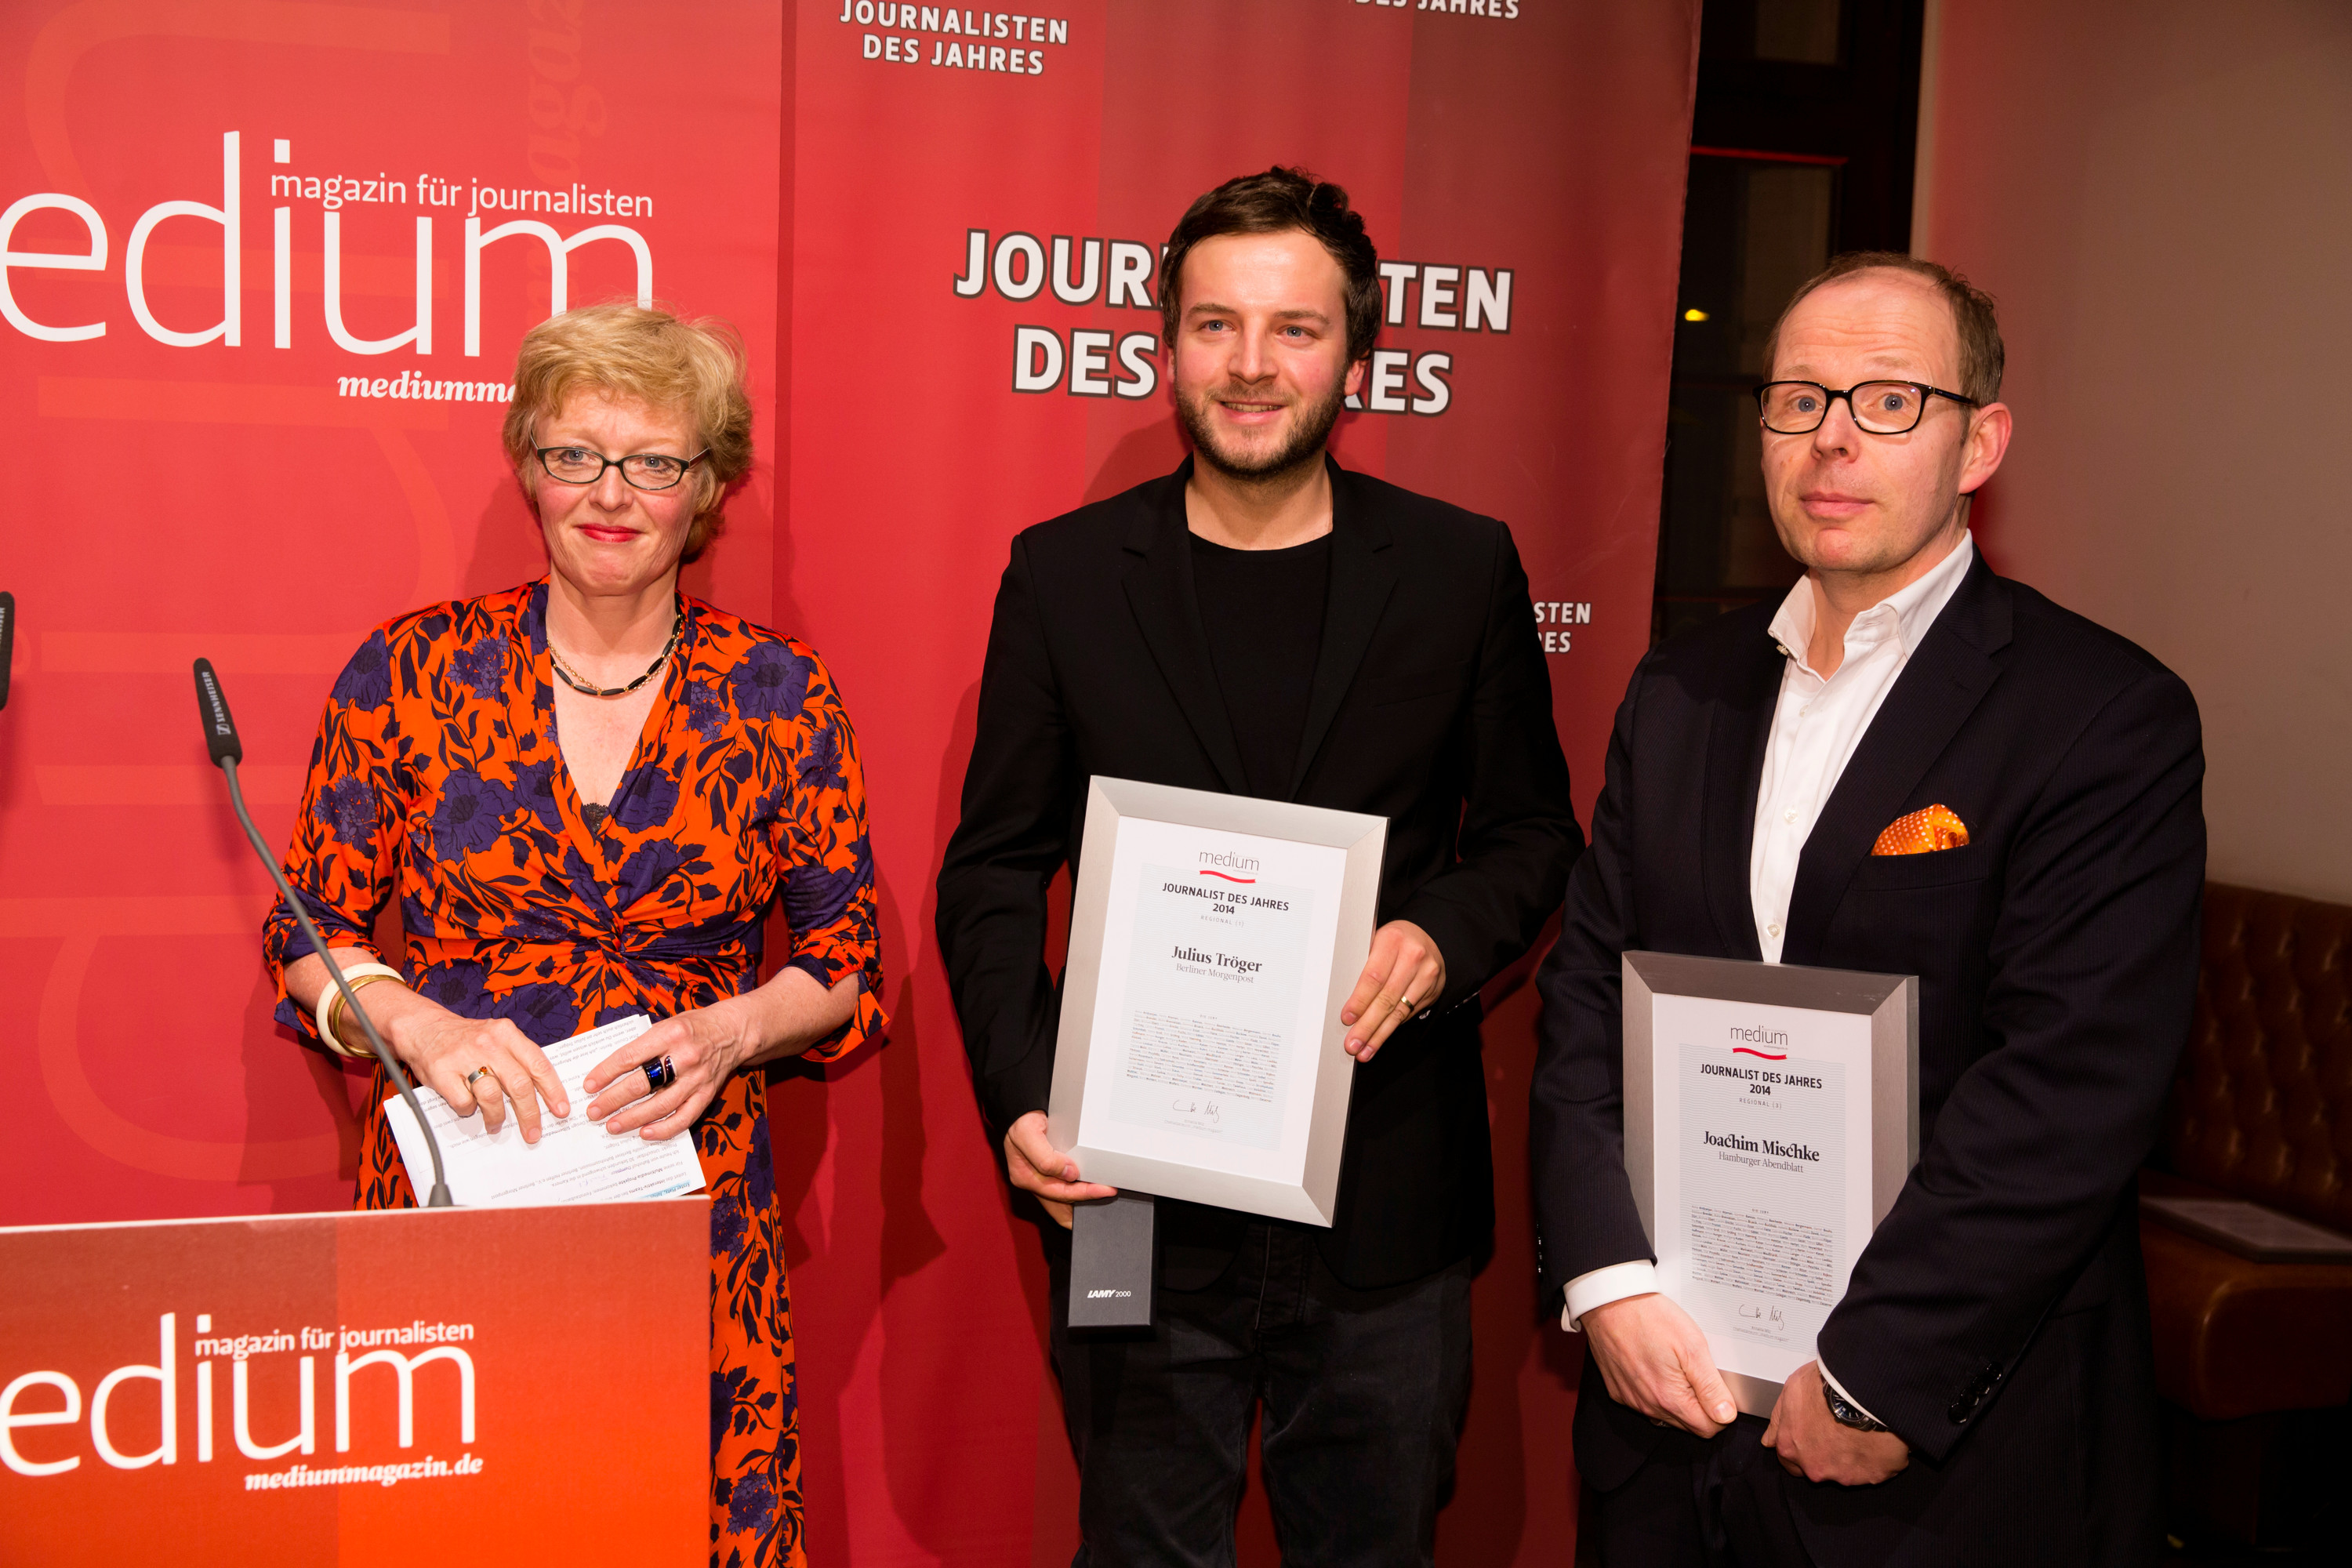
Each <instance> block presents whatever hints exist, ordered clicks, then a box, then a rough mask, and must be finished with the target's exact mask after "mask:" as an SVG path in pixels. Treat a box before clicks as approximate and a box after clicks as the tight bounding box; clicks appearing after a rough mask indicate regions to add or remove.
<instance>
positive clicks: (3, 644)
mask: <svg viewBox="0 0 2352 1568" xmlns="http://www.w3.org/2000/svg"><path fill="white" fill-rule="evenodd" d="M15 655H16V595H14V594H10V593H6V592H5V591H0V708H5V707H7V706H8V666H9V661H10V660H11V658H14V657H15Z"/></svg>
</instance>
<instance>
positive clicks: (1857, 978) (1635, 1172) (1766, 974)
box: [1620, 952, 1919, 1416]
mask: <svg viewBox="0 0 2352 1568" xmlns="http://www.w3.org/2000/svg"><path fill="white" fill-rule="evenodd" d="M1620 973H1621V974H1622V980H1623V985H1624V1053H1625V1089H1624V1116H1625V1174H1626V1176H1627V1178H1628V1179H1629V1180H1630V1181H1631V1182H1632V1184H1633V1206H1634V1208H1635V1209H1636V1211H1638V1212H1639V1214H1640V1215H1641V1218H1642V1231H1643V1235H1644V1236H1646V1237H1648V1238H1649V1241H1650V1249H1651V1251H1652V1253H1653V1254H1654V1253H1655V1252H1656V1251H1657V1241H1658V1220H1657V1213H1656V1208H1657V1175H1656V1162H1657V1148H1656V1109H1657V1087H1656V1063H1657V1051H1656V1043H1655V1039H1654V1028H1653V1025H1654V1004H1655V1000H1656V998H1657V997H1658V996H1661V995H1668V996H1697V997H1704V998H1706V999H1708V1000H1712V1001H1718V1002H1739V1003H1749V1004H1760V1005H1767V1006H1774V1007H1790V1008H1805V1009H1810V1010H1811V1011H1815V1012H1822V1013H1844V1014H1850V1015H1856V1016H1866V1017H1868V1018H1869V1020H1870V1104H1871V1117H1870V1223H1871V1224H1872V1226H1877V1225H1878V1224H1879V1223H1880V1222H1881V1221H1883V1220H1884V1219H1885V1217H1886V1213H1887V1211H1888V1210H1889V1209H1891V1208H1893V1207H1894V1206H1895V1196H1896V1194H1900V1193H1901V1192H1902V1190H1903V1184H1904V1183H1905V1182H1906V1181H1907V1180H1909V1179H1910V1175H1911V1168H1912V1167H1913V1166H1914V1165H1916V1164H1917V1163H1918V1161H1919V981H1918V977H1917V976H1916V975H1910V974H1873V973H1864V972H1862V971H1859V970H1849V969H1815V968H1809V967H1807V966H1805V965H1802V964H1793V963H1760V962H1758V961H1754V960H1745V959H1730V958H1699V957H1694V956H1692V955H1690V954H1687V953H1676V952H1627V953H1624V954H1622V957H1621V971H1620ZM1723 1379H1724V1382H1725V1383H1726V1384H1727V1385H1728V1386H1729V1387H1730V1389H1731V1394H1732V1397H1733V1398H1734V1399H1735V1400H1737V1401H1738V1404H1739V1408H1740V1409H1741V1410H1743V1411H1746V1412H1747V1413H1748V1415H1763V1416H1769V1415H1771V1413H1772V1406H1773V1404H1774V1403H1775V1402H1776V1401H1777V1400H1778V1399H1779V1398H1780V1384H1778V1383H1775V1382H1772V1381H1770V1380H1769V1379H1766V1378H1760V1377H1755V1376H1751V1375H1749V1374H1748V1373H1739V1372H1732V1371H1730V1370H1728V1369H1724V1371H1723Z"/></svg>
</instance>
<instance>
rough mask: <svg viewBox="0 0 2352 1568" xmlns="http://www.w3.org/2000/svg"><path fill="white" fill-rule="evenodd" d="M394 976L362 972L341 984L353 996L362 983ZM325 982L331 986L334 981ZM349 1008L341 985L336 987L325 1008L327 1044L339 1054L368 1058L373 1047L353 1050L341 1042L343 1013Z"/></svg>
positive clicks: (393, 977)
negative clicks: (331, 1000) (348, 988)
mask: <svg viewBox="0 0 2352 1568" xmlns="http://www.w3.org/2000/svg"><path fill="white" fill-rule="evenodd" d="M395 978H397V976H394V975H390V974H362V975H361V976H360V977H359V978H358V979H356V980H348V979H347V980H345V981H344V983H343V984H345V985H348V986H349V987H350V988H351V993H352V995H353V996H357V995H358V994H360V988H361V987H362V986H363V985H373V984H375V983H376V982H377V981H379V980H392V979H395ZM327 984H329V985H334V984H335V983H334V981H332V980H329V981H328V982H327ZM349 1010H350V1009H349V1007H348V1005H346V1004H345V1003H344V1001H343V994H342V989H341V987H337V988H336V991H335V999H334V1001H333V1002H332V1003H331V1004H330V1005H328V1008H327V1044H329V1045H330V1046H332V1047H334V1048H335V1050H336V1051H337V1052H338V1053H340V1054H341V1055H343V1056H347V1057H352V1058H356V1059H358V1060H360V1061H366V1060H369V1059H370V1058H373V1056H374V1055H375V1052H374V1051H373V1049H367V1048H362V1049H359V1050H353V1049H352V1047H349V1046H347V1045H345V1044H343V1015H344V1014H345V1013H346V1012H348V1011H349Z"/></svg>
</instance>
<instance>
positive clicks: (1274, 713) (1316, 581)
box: [1192, 533, 1331, 800]
mask: <svg viewBox="0 0 2352 1568" xmlns="http://www.w3.org/2000/svg"><path fill="white" fill-rule="evenodd" d="M1192 584H1193V587H1194V590H1195V591H1196V593H1197V594H1198V595H1199V598H1200V602H1201V629H1202V631H1203V632H1205V633H1206V634H1208V638H1209V658H1210V661H1211V662H1212V664H1213V666H1214V667H1215V668H1216V672H1217V687H1218V689H1219V690H1220V691H1222V692H1223V694H1224V699H1225V713H1226V716H1227V717H1228V718H1229V719H1230V720H1231V721H1232V722H1233V727H1234V742H1236V743H1237V744H1239V745H1240V747H1241V752H1242V773H1243V776H1244V778H1245V779H1246V780H1247V782H1248V784H1249V793H1250V794H1252V795H1256V796H1258V797H1259V798H1261V799H1265V800H1286V799H1288V798H1289V796H1290V775H1291V774H1292V773H1293V772H1295V771H1296V770H1297V766H1298V742H1299V739H1300V737H1301V736H1302V735H1304V734H1305V732H1306V730H1307V696H1308V693H1309V692H1310V690H1311V689H1312V688H1313V686H1314V682H1315V657H1316V655H1317V654H1318V653H1319V652H1320V651H1321V650H1322V647H1323V608H1324V602H1325V601H1326V600H1327V599H1328V597H1329V595H1330V590H1331V536H1330V535H1329V534H1328V533H1326V534H1325V535H1323V537H1322V538H1320V539H1313V540H1309V541H1307V542H1306V543H1305V544H1294V545H1292V546H1291V547H1290V548H1289V549H1287V550H1229V549H1227V548H1226V547H1225V546H1223V545H1222V544H1212V543H1210V542H1208V541H1207V540H1205V539H1203V538H1202V537H1201V536H1200V535H1199V534H1197V533H1196V534H1193V535H1192Z"/></svg>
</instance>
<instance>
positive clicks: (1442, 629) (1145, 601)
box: [939, 458, 1583, 1289]
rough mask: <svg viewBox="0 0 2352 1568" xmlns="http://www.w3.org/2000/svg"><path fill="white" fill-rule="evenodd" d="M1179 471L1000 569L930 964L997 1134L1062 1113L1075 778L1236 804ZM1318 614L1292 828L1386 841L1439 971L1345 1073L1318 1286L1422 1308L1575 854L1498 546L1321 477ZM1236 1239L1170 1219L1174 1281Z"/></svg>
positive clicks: (1521, 620) (1493, 538)
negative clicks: (1496, 1050) (1063, 960)
mask: <svg viewBox="0 0 2352 1568" xmlns="http://www.w3.org/2000/svg"><path fill="white" fill-rule="evenodd" d="M1191 474H1192V462H1191V460H1190V459H1189V458H1188V459H1187V460H1186V462H1185V464H1184V466H1183V467H1182V468H1179V469H1177V470H1176V472H1175V473H1173V474H1171V475H1170V476H1168V477H1167V478H1165V479H1155V480H1152V481H1151V482H1150V483H1148V484H1143V485H1139V486H1137V487H1136V488H1135V489H1131V490H1129V491H1127V492H1126V493H1125V494H1123V495H1118V496H1114V497H1112V498H1110V499H1109V500H1104V501H1098V502H1097V503H1095V504H1094V505H1091V506H1087V507H1082V508H1080V509H1079V510H1076V511H1074V512H1071V513H1069V514H1068V515H1066V516H1065V517H1060V518H1056V519H1055V520H1054V521H1051V522H1045V523H1040V524H1038V525H1037V526H1036V527H1034V528H1031V529H1028V530H1026V531H1024V532H1023V533H1021V534H1020V535H1018V536H1017V537H1016V538H1015V539H1014V540H1013V558H1012V561H1011V563H1010V564H1008V565H1007V566H1006V567H1005V570H1004V578H1003V584H1002V585H1001V586H1000V588H999V589H998V591H997V595H996V615H995V623H994V625H993V626H992V628H991V629H990V632H989V639H988V662H987V668H986V669H985V670H984V672H983V673H982V678H981V688H980V720H979V728H978V733H977V734H976V736H975V737H974V740H973V742H972V752H971V767H970V769H969V770H968V771H967V772H966V773H965V775H964V785H963V820H962V822H961V824H960V825H959V826H957V828H956V831H955V836H954V837H952V838H951V839H950V841H949V844H948V850H947V858H946V863H945V865H944V866H943V867H942V868H940V884H939V893H940V901H939V937H940V950H941V951H942V952H944V953H945V955H946V957H947V965H948V984H949V986H950V989H951V990H952V992H953V993H954V995H955V1003H956V1012H957V1015H958V1016H959V1017H960V1018H961V1020H962V1023H963V1035H964V1048H965V1050H966V1052H967V1053H968V1054H969V1055H970V1057H971V1070H972V1079H973V1084H974V1087H975V1089H976V1090H977V1091H978V1094H979V1096H980V1101H981V1106H982V1110H983V1111H984V1112H985V1113H986V1115H987V1118H988V1121H989V1122H990V1123H991V1125H992V1127H993V1128H994V1130H995V1131H996V1132H997V1133H998V1135H999V1136H1000V1137H1001V1136H1002V1134H1003V1130H1004V1129H1005V1128H1006V1127H1008V1126H1010V1125H1011V1124H1012V1122H1013V1121H1014V1120H1015V1119H1016V1118H1018V1117H1020V1116H1021V1115H1023V1114H1024V1113H1025V1112H1028V1111H1031V1110H1045V1105H1046V1100H1047V1098H1048V1097H1049V1095H1050V1093H1051V1089H1052V1084H1053V1071H1054V1044H1055V1029H1056V1026H1057V1022H1058V1018H1059V1012H1060V1005H1061V997H1060V991H1059V987H1058V985H1057V984H1056V983H1055V980H1054V978H1053V977H1052V976H1051V975H1050V974H1049V973H1047V971H1046V968H1045V959H1044V952H1045V920H1046V916H1045V889H1046V886H1047V884H1048V883H1049V882H1050V881H1051V880H1052V879H1053V877H1054V874H1055V871H1056V869H1058V868H1060V867H1061V865H1062V864H1063V863H1064V862H1065V861H1067V862H1068V863H1069V866H1070V868H1071V871H1072V873H1073V875H1075V874H1076V869H1077V866H1078V857H1079V852H1080V848H1081V845H1080V837H1081V831H1082V828H1083V825H1084V818H1085V813H1086V798H1087V777H1088V775H1090V774H1095V773H1101V774H1104V775H1106V776H1108V777H1113V778H1129V779H1142V780H1145V781H1147V782H1150V783H1153V784H1175V785H1181V786H1182V787H1185V788H1188V789H1203V790H1220V791H1223V792H1226V793H1229V794H1236V795H1238V794H1244V793H1246V792H1245V790H1244V783H1243V776H1242V762H1241V753H1240V751H1239V749H1238V747H1237V746H1236V745H1235V743H1234V736H1233V731H1232V727H1231V725H1230V724H1229V723H1228V722H1227V720H1226V716H1225V706H1224V700H1223V696H1222V694H1221V693H1220V691H1219V689H1218V687H1217V682H1216V678H1215V675H1214V673H1213V668H1212V666H1211V664H1210V660H1209V652H1208V647H1207V643H1206V641H1205V638H1204V637H1203V634H1202V630H1201V616H1200V611H1199V607H1198V605H1197V602H1196V600H1195V598H1194V593H1193V587H1192V545H1191V542H1190V536H1189V534H1188V531H1187V530H1186V527H1185V521H1184V485H1185V481H1186V480H1187V479H1189V478H1190V477H1191ZM1330 475H1331V489H1332V519H1331V521H1332V547H1331V588H1330V598H1329V600H1328V608H1327V609H1326V611H1325V615H1324V622H1323V643H1322V650H1321V653H1320V655H1319V657H1318V658H1317V660H1316V666H1315V672H1314V679H1313V684H1312V689H1311V695H1310V698H1309V701H1308V708H1307V728H1306V731H1305V734H1304V737H1303V739H1302V741H1301V743H1300V745H1299V749H1298V767H1297V774H1296V775H1295V777H1294V778H1293V779H1292V781H1291V786H1290V789H1289V791H1288V794H1287V796H1286V798H1288V799H1291V800H1296V801H1303V802H1305V803H1307V804H1309V805H1322V806H1332V807H1337V808H1339V809H1342V810H1347V811H1358V812H1370V813H1375V814H1377V815H1380V816H1386V817H1387V818H1388V819H1389V833H1388V852H1387V858H1386V859H1385V861H1384V863H1383V865H1382V868H1381V894H1380V908H1379V918H1380V919H1381V921H1391V920H1396V919H1400V918H1402V919H1404V920H1409V921H1413V922H1414V923H1415V924H1417V925H1419V926H1421V927H1422V928H1423V930H1424V931H1428V932H1429V934H1430V936H1431V937H1432V938H1433V939H1434V940H1435V942H1436V943H1437V947H1438V951H1439V952H1441V953H1443V954H1444V960H1445V969H1446V986H1445V991H1444V994H1443V995H1442V996H1440V997H1438V998H1437V999H1436V1001H1435V1007H1436V1013H1435V1016H1432V1017H1430V1018H1427V1019H1424V1020H1423V1021H1420V1022H1416V1023H1409V1024H1407V1025H1405V1026H1402V1027H1401V1028H1399V1029H1398V1030H1397V1031H1396V1033H1395V1034H1394V1035H1392V1036H1391V1037H1390V1038H1389V1041H1388V1043H1387V1044H1386V1045H1385V1046H1383V1047H1381V1052H1380V1054H1379V1055H1378V1056H1376V1057H1375V1058H1373V1059H1372V1061H1371V1062H1370V1065H1368V1066H1365V1067H1361V1068H1358V1069H1357V1070H1356V1077H1355V1084H1354V1090H1353V1098H1352V1101H1351V1103H1350V1105H1349V1113H1348V1136H1347V1142H1346V1145H1345V1152H1344V1155H1343V1158H1342V1163H1341V1167H1340V1179H1339V1198H1338V1211H1337V1217H1336V1223H1335V1224H1334V1225H1333V1226H1332V1228H1331V1229H1330V1231H1329V1232H1328V1234H1327V1235H1325V1236H1324V1237H1322V1239H1321V1248H1322V1253H1323V1257H1324V1259H1325V1261H1326V1262H1327V1263H1328V1265H1329V1266H1330V1268H1331V1269H1332V1271H1333V1272H1334V1273H1335V1274H1337V1275H1338V1276H1339V1279H1342V1280H1344V1281H1346V1282H1348V1283H1349V1284H1350V1285H1355V1286H1360V1287H1370V1286H1375V1285H1384V1284H1391V1283H1395V1282H1398V1281H1401V1280H1404V1279H1417V1278H1419V1277H1421V1276H1423V1275H1425V1274H1429V1273H1432V1272H1434V1271H1435V1270H1437V1269H1439V1268H1444V1267H1445V1266H1446V1265H1447V1264H1449V1263H1451V1262H1454V1260H1456V1259H1457V1258H1462V1257H1465V1255H1467V1254H1469V1253H1470V1252H1472V1251H1473V1250H1475V1248H1477V1247H1479V1246H1481V1245H1482V1244H1483V1243H1485V1242H1486V1239H1487V1238H1488V1237H1490V1236H1491V1234H1492V1232H1493V1228H1494V1190H1493V1189H1494V1173H1493V1167H1492V1160H1491V1157H1490V1154H1489V1152H1488V1146H1487V1137H1486V1089H1485V1084H1484V1082H1483V1080H1482V1078H1481V1076H1480V1072H1479V1065H1478V1048H1479V1047H1478V1032H1477V1007H1476V998H1477V992H1478V987H1479V986H1480V985H1482V984H1485V983H1486V981H1487V980H1488V979H1489V978H1491V977H1492V976H1493V975H1494V974H1495V973H1496V971H1498V970H1500V969H1501V968H1502V967H1503V966H1504V965H1506V964H1507V963H1510V962H1511V961H1512V960H1513V959H1515V958H1517V957H1518V956H1519V955H1520V954H1521V953H1523V952H1526V951H1527V949H1528V944H1529V943H1530V942H1533V941H1534V939H1535V937H1536V934H1537V932H1538V931H1539V930H1540V929H1541V927H1542V925H1543V922H1544V921H1545V920H1546V919H1547V918H1548V917H1549V914H1550V912H1551V910H1552V909H1553V908H1555V907H1556V906H1557V904H1558V902H1559V898H1560V895H1561V892H1562V890H1563V889H1565V887H1566V885H1567V879H1568V868H1569V866H1570V862H1572V861H1573V860H1574V859H1575V858H1576V855H1577V852H1578V851H1579V850H1580V848H1582V847H1583V837H1582V836H1581V835H1580V833H1579V832H1578V830H1577V826H1576V820H1575V816H1574V815H1573V812H1572V809H1571V807H1570V802H1569V793H1568V764H1567V762H1566V761H1565V760H1564V759H1563V758H1562V757H1561V755H1560V750H1559V738H1558V735H1557V734H1556V733H1555V731H1554V730H1553V727H1552V719H1551V682H1550V679H1549V675H1548V673H1547V672H1546V670H1545V668H1544V659H1543V652H1542V649H1541V647H1540V645H1539V644H1538V637H1537V632H1536V626H1535V618H1534V615H1533V613H1532V611H1531V609H1530V607H1529V603H1528V583H1527V577H1526V574H1524V573H1523V572H1521V570H1520V569H1519V558H1518V552H1517V551H1516V550H1515V549H1514V548H1513V547H1512V543H1511V535H1510V531H1509V530H1508V529H1507V528H1506V527H1505V526H1504V525H1503V524H1502V523H1500V522H1497V521H1495V520H1494V519H1492V518H1486V517H1479V516H1475V515H1474V514H1472V513H1470V512H1466V511H1464V510H1460V509H1459V508H1456V507H1451V506H1447V505H1446V504H1444V502H1443V501H1437V500H1430V499H1429V498H1427V497H1425V496H1418V495H1415V494H1413V493H1412V492H1411V491H1410V490H1403V489H1398V488H1396V487H1395V486H1393V485H1389V484H1383V483H1381V481H1380V480H1378V479H1371V478H1369V477H1367V476H1365V475H1362V474H1353V473H1349V472H1347V471H1346V470H1344V469H1342V468H1339V465H1338V464H1336V463H1332V464H1330ZM1246 1223H1247V1216H1246V1215H1239V1214H1236V1213H1234V1212H1232V1211H1229V1210H1224V1209H1211V1208H1204V1207H1201V1206H1199V1205H1191V1204H1163V1205H1160V1225H1159V1233H1160V1238H1161V1243H1162V1250H1161V1278H1162V1279H1164V1280H1165V1281H1167V1282H1168V1283H1169V1284H1170V1285H1171V1286H1172V1287H1174V1288H1177V1289H1197V1288H1199V1287H1201V1286H1203V1285H1206V1284H1208V1283H1209V1282H1210V1281H1211V1280H1212V1279H1214V1278H1215V1277H1216V1276H1217V1274H1219V1273H1220V1272H1222V1271H1223V1268H1224V1266H1225V1264H1226V1262H1227V1261H1228V1260H1229V1259H1230V1258H1231V1257H1232V1253H1233V1250H1234V1247H1236V1246H1237V1245H1238V1244H1239V1241H1240V1237H1241V1234H1242V1230H1243V1228H1244V1226H1245V1225H1246Z"/></svg>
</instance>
